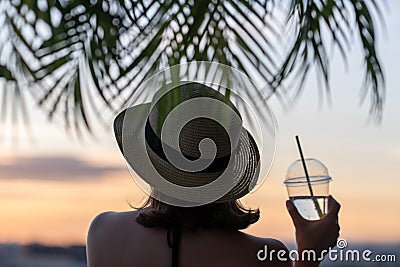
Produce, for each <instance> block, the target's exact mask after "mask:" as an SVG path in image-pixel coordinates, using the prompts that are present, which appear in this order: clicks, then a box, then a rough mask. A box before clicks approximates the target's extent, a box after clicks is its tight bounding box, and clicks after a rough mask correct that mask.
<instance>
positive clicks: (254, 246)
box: [242, 233, 292, 267]
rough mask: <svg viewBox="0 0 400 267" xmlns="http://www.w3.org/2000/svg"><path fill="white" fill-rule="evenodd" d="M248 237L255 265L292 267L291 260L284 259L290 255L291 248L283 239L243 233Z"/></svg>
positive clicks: (248, 244)
mask: <svg viewBox="0 0 400 267" xmlns="http://www.w3.org/2000/svg"><path fill="white" fill-rule="evenodd" d="M242 234H243V235H244V236H245V239H247V241H246V243H247V246H248V247H249V248H250V249H251V252H252V253H251V254H252V255H253V257H254V259H255V261H254V262H253V263H254V264H253V266H269V264H272V266H277V267H289V266H290V267H291V266H292V262H291V261H290V260H287V261H286V260H284V258H285V257H288V255H289V250H288V248H287V247H286V246H285V244H283V243H282V242H281V241H279V240H277V239H274V238H265V237H257V236H253V235H249V234H245V233H242Z"/></svg>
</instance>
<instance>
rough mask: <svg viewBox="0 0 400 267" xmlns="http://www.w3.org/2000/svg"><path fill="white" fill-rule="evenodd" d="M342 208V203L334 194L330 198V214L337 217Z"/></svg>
mask: <svg viewBox="0 0 400 267" xmlns="http://www.w3.org/2000/svg"><path fill="white" fill-rule="evenodd" d="M339 210H340V204H339V202H337V201H336V200H335V199H334V198H333V197H332V196H329V198H328V215H329V216H335V217H337V215H338V213H339Z"/></svg>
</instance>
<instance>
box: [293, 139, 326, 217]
mask: <svg viewBox="0 0 400 267" xmlns="http://www.w3.org/2000/svg"><path fill="white" fill-rule="evenodd" d="M296 142H297V147H298V148H299V152H300V157H301V162H302V163H303V168H304V173H305V174H306V178H307V185H308V189H309V190H310V195H311V199H312V200H313V202H314V206H315V209H316V210H317V212H318V216H319V218H320V219H321V218H322V217H323V216H324V215H323V213H322V211H321V207H320V206H319V203H318V201H317V199H316V198H315V196H314V193H313V190H312V186H311V182H310V176H309V175H308V171H307V166H306V161H305V160H304V155H303V150H302V149H301V145H300V139H299V136H298V135H296Z"/></svg>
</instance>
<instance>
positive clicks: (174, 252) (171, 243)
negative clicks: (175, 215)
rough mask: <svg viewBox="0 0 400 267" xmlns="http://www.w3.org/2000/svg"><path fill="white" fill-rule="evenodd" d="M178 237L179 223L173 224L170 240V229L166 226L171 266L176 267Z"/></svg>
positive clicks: (179, 234)
mask: <svg viewBox="0 0 400 267" xmlns="http://www.w3.org/2000/svg"><path fill="white" fill-rule="evenodd" d="M180 237H181V228H180V227H179V225H175V226H174V229H173V237H172V240H171V231H170V229H169V228H167V242H168V246H169V247H170V248H171V249H172V267H178V262H179V243H180Z"/></svg>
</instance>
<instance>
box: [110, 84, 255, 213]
mask: <svg viewBox="0 0 400 267" xmlns="http://www.w3.org/2000/svg"><path fill="white" fill-rule="evenodd" d="M114 133H115V137H116V140H117V143H118V146H119V148H120V150H121V152H122V154H123V156H124V158H125V159H126V161H127V163H128V165H129V167H130V168H131V169H132V170H133V171H134V172H135V174H136V175H135V178H137V179H140V180H141V181H143V182H145V183H146V184H148V185H150V187H151V189H152V191H151V194H152V196H153V197H156V198H157V199H159V200H161V201H163V202H166V203H169V204H173V205H178V206H198V205H203V204H207V203H210V202H227V201H231V200H235V199H238V198H240V197H243V196H244V195H246V194H247V193H248V192H250V191H251V189H252V188H253V187H254V186H255V184H256V183H257V179H258V175H259V165H260V164H259V161H260V155H259V151H258V148H257V145H256V143H255V141H254V139H253V137H252V136H251V135H250V133H249V132H248V131H247V130H246V129H245V128H244V127H242V119H241V116H240V114H239V112H238V110H237V109H236V107H235V106H234V105H233V103H232V102H231V101H230V100H229V98H228V97H227V96H224V95H223V94H221V93H220V92H218V91H216V90H214V89H212V88H211V87H208V86H206V85H204V84H200V83H195V82H188V83H184V84H179V85H177V86H175V87H172V86H164V87H163V88H161V89H160V90H158V91H157V93H156V94H155V95H154V97H153V100H152V102H151V103H145V104H141V105H136V106H133V107H129V108H127V109H125V110H124V111H122V112H121V113H119V114H118V115H117V117H116V118H115V120H114Z"/></svg>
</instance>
